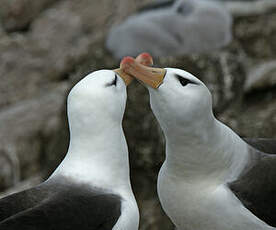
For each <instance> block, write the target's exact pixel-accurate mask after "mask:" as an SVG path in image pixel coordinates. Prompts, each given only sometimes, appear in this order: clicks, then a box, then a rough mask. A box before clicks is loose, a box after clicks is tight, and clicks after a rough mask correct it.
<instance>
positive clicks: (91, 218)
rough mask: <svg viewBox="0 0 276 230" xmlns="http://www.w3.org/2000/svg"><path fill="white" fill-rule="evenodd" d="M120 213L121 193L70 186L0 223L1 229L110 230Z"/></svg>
mask: <svg viewBox="0 0 276 230" xmlns="http://www.w3.org/2000/svg"><path fill="white" fill-rule="evenodd" d="M120 215H121V199H120V197H119V196H117V195H114V194H104V193H98V192H97V193H96V192H93V191H91V190H88V189H83V188H79V187H78V188H77V187H68V186H67V187H66V188H65V189H62V190H60V192H58V193H57V194H55V195H54V196H51V197H50V198H49V199H46V200H44V201H43V202H42V203H40V204H38V205H36V206H35V207H32V208H29V209H27V210H25V211H22V212H19V213H17V214H16V215H14V216H11V217H9V218H7V219H5V220H4V221H2V222H0V229H1V230H19V229H20V230H37V229H39V230H60V229H62V230H94V229H95V230H111V229H112V227H113V226H114V225H115V224H116V222H117V220H118V219H119V217H120Z"/></svg>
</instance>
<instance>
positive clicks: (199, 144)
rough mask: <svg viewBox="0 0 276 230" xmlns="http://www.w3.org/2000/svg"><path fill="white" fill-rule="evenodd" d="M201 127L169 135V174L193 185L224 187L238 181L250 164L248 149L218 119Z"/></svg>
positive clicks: (167, 144) (167, 160)
mask: <svg viewBox="0 0 276 230" xmlns="http://www.w3.org/2000/svg"><path fill="white" fill-rule="evenodd" d="M201 127H203V128H201V129H196V128H195V129H187V130H186V131H185V132H184V133H177V132H175V133H174V134H173V133H169V134H168V133H167V134H166V161H165V165H164V166H165V167H166V173H167V174H168V175H170V176H172V177H178V178H182V180H185V181H187V182H189V183H196V182H204V181H206V182H207V181H208V182H207V183H208V184H210V181H212V182H213V183H215V184H218V183H219V184H220V183H224V182H226V181H230V180H232V179H234V178H235V177H237V176H238V175H239V174H240V173H241V171H242V170H243V168H244V166H245V164H246V162H247V158H248V150H247V145H246V144H245V143H244V142H243V141H242V140H241V138H240V137H239V136H238V135H236V134H235V132H233V131H232V130H231V129H230V128H228V127H227V126H225V125H224V124H222V123H221V122H219V121H218V120H216V119H215V118H214V120H213V121H212V122H211V123H210V124H209V125H208V127H207V126H206V127H204V126H201ZM195 130H197V132H195Z"/></svg>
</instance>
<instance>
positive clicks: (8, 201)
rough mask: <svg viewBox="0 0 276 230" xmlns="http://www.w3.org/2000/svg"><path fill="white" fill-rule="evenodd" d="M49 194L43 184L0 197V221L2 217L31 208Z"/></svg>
mask: <svg viewBox="0 0 276 230" xmlns="http://www.w3.org/2000/svg"><path fill="white" fill-rule="evenodd" d="M48 195H49V191H48V190H46V189H44V184H41V185H38V186H36V187H33V188H31V189H27V190H24V191H22V192H18V193H14V194H11V195H9V196H6V197H4V198H2V199H0V222H1V221H3V220H4V219H6V218H8V217H10V216H12V215H15V214H16V213H18V212H22V211H24V210H25V209H28V208H31V207H33V206H35V205H36V204H38V203H39V202H41V201H42V200H43V199H45V198H46V197H47V196H48Z"/></svg>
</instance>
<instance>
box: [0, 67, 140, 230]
mask: <svg viewBox="0 0 276 230" xmlns="http://www.w3.org/2000/svg"><path fill="white" fill-rule="evenodd" d="M125 103H126V86H125V84H124V81H123V79H121V78H120V77H119V76H118V74H117V73H115V72H114V71H111V70H100V71H96V72H93V73H91V74H89V75H88V76H86V77H85V78H84V79H82V80H81V81H80V82H79V83H78V84H77V85H75V87H74V88H73V89H72V90H71V92H70V94H69V96H68V119H69V126H70V145H69V149H68V153H67V154H66V157H65V158H64V160H63V161H62V163H61V164H60V165H59V167H58V168H57V169H56V170H55V171H54V173H53V174H52V175H51V176H50V177H49V179H48V180H47V181H45V182H44V183H42V184H40V185H38V186H36V187H34V188H31V189H28V190H25V191H22V192H19V193H15V194H12V195H10V196H7V197H4V198H2V199H1V200H0V229H1V230H18V229H20V230H31V229H39V230H50V229H51V230H61V229H63V230H71V229H72V230H76V229H78V230H86V229H87V230H92V229H97V230H100V229H101V230H103V229H104V230H111V229H112V230H119V229H120V230H121V229H129V230H137V229H138V223H139V212H138V208H137V204H136V201H135V198H134V195H133V193H132V189H131V184H130V179H129V162H128V149H127V144H126V141H125V137H124V133H123V130H122V126H121V122H122V118H123V113H124V110H125Z"/></svg>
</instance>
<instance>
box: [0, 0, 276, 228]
mask: <svg viewBox="0 0 276 230" xmlns="http://www.w3.org/2000/svg"><path fill="white" fill-rule="evenodd" d="M151 1H152V0H132V1H128V0H116V1H112V0H101V1H91V0H79V1H72V0H71V1H69V0H39V1H33V0H1V5H0V22H1V23H0V191H1V192H2V195H1V196H3V195H6V194H9V193H11V192H14V191H18V190H22V189H24V188H27V187H29V186H33V185H35V184H38V183H39V182H41V181H42V180H43V179H45V178H47V176H48V175H49V174H50V173H51V172H52V171H53V169H54V168H55V167H56V166H57V165H58V164H59V162H60V161H61V160H62V158H63V157H64V154H65V153H66V150H67V146H68V127H67V118H66V96H67V94H68V91H69V90H70V88H71V87H72V86H73V85H74V84H75V83H76V82H77V81H78V80H80V79H81V78H82V77H84V76H85V75H86V74H87V73H89V72H91V71H94V70H97V69H101V68H107V69H112V68H116V67H117V66H118V64H119V61H118V60H115V59H114V58H113V57H112V55H111V54H110V53H109V52H108V51H107V50H105V48H104V41H105V37H106V35H107V32H108V29H109V28H110V27H111V26H112V25H113V24H117V23H120V22H121V21H123V20H124V19H125V18H126V17H127V16H128V15H130V14H132V13H134V12H135V11H137V10H138V9H140V8H141V7H143V6H145V5H146V4H148V3H150V2H151ZM267 1H269V0H267ZM231 9H232V13H233V17H234V21H233V41H232V42H231V44H229V45H228V46H227V47H225V48H223V49H221V50H219V51H216V52H214V53H209V54H204V55H189V56H183V57H177V58H173V57H162V58H160V59H157V60H156V62H155V64H156V65H157V66H163V67H167V66H170V67H179V68H182V69H185V70H188V71H190V72H192V73H193V74H194V75H195V76H197V77H198V78H200V79H202V80H203V81H204V82H205V83H206V84H207V86H208V87H209V89H210V90H211V91H212V93H213V96H214V111H215V113H216V116H217V118H218V119H220V120H221V121H223V122H224V123H226V124H227V125H229V126H230V127H231V128H232V129H234V130H235V131H236V132H237V133H238V134H239V135H241V136H246V137H275V138H276V87H275V86H276V7H274V8H273V7H268V8H265V7H264V8H261V10H258V9H257V10H256V9H253V10H252V11H250V12H248V11H247V10H245V11H242V10H240V8H238V9H239V10H238V11H235V7H233V8H231ZM148 100H149V98H148V95H147V92H146V90H145V89H144V88H143V87H142V86H140V85H139V84H138V83H137V82H135V83H133V84H132V85H131V86H130V87H129V89H128V104H127V109H126V113H125V119H124V130H125V134H126V137H127V140H128V145H129V153H130V160H131V165H132V170H131V175H132V182H133V188H134V192H135V194H136V197H137V200H138V204H139V207H140V212H141V224H140V229H143V230H146V229H147V230H148V229H151V230H154V229H159V230H163V229H164V230H165V229H172V224H171V223H170V221H169V220H168V218H167V217H166V216H165V214H164V213H163V211H162V210H161V207H160V205H159V202H158V200H157V195H156V178H157V173H158V170H159V168H160V166H161V163H162V161H163V159H164V139H163V135H162V132H161V130H160V128H159V127H158V124H157V122H156V120H155V118H154V116H153V114H152V113H151V111H150V108H149V104H148Z"/></svg>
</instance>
